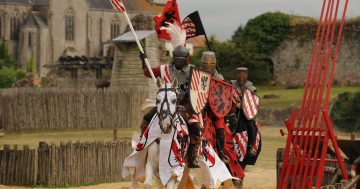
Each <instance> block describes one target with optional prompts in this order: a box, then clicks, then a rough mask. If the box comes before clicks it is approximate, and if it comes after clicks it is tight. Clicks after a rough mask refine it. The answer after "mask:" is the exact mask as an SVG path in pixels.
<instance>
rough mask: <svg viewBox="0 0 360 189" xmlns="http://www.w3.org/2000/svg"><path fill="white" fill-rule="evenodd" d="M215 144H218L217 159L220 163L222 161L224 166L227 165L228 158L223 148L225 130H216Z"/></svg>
mask: <svg viewBox="0 0 360 189" xmlns="http://www.w3.org/2000/svg"><path fill="white" fill-rule="evenodd" d="M216 134H217V142H218V146H217V147H218V152H219V158H220V159H221V161H223V162H224V163H225V164H228V163H229V157H227V155H226V154H225V151H224V146H225V130H224V129H217V130H216Z"/></svg>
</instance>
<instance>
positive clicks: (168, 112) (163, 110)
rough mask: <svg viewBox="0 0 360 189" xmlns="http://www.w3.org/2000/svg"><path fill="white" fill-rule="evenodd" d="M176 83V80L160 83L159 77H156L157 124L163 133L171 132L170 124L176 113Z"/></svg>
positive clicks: (171, 124)
mask: <svg viewBox="0 0 360 189" xmlns="http://www.w3.org/2000/svg"><path fill="white" fill-rule="evenodd" d="M177 85H178V82H177V80H176V79H175V81H174V82H173V83H172V84H171V83H164V84H163V83H162V82H161V80H160V79H157V86H158V87H159V91H158V93H157V97H156V108H157V114H158V117H159V125H160V128H161V131H162V132H163V133H164V134H169V133H170V132H171V126H173V125H174V123H173V122H174V121H175V118H176V113H177V109H176V106H177V94H176V87H177Z"/></svg>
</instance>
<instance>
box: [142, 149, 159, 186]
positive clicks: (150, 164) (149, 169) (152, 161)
mask: <svg viewBox="0 0 360 189" xmlns="http://www.w3.org/2000/svg"><path fill="white" fill-rule="evenodd" d="M158 156H159V145H158V144H157V143H156V142H154V143H152V144H151V145H150V146H149V148H148V154H147V159H146V167H145V174H146V179H145V182H144V189H151V188H152V183H153V179H154V176H155V172H156V171H158V170H159V168H158V166H159V160H158Z"/></svg>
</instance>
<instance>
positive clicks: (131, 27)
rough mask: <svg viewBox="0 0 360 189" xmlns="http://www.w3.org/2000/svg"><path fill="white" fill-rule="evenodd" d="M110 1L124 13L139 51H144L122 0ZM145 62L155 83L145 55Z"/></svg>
mask: <svg viewBox="0 0 360 189" xmlns="http://www.w3.org/2000/svg"><path fill="white" fill-rule="evenodd" d="M110 2H111V5H112V6H113V8H114V9H116V10H118V11H120V12H121V13H124V15H125V18H126V21H127V23H128V24H129V27H130V30H131V32H132V33H133V35H134V38H135V41H136V44H137V46H138V47H139V50H140V52H141V53H145V51H144V49H143V47H142V46H141V44H140V41H139V38H138V36H137V34H136V32H135V30H134V27H133V25H132V24H131V21H130V18H129V16H128V14H127V12H126V8H125V5H124V3H123V2H122V0H110ZM145 64H146V66H147V68H148V70H149V72H150V75H151V78H152V79H153V80H154V83H155V84H156V78H155V75H154V73H153V71H152V69H151V66H150V63H149V60H148V58H147V57H145Z"/></svg>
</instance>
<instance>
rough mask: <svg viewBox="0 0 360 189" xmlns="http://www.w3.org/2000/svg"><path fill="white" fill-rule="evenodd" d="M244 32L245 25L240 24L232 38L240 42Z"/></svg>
mask: <svg viewBox="0 0 360 189" xmlns="http://www.w3.org/2000/svg"><path fill="white" fill-rule="evenodd" d="M243 34H244V27H243V26H242V25H240V26H239V27H238V29H237V30H236V31H235V32H234V35H233V36H232V37H231V40H232V41H233V42H235V43H238V42H240V40H241V37H242V35H243Z"/></svg>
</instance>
